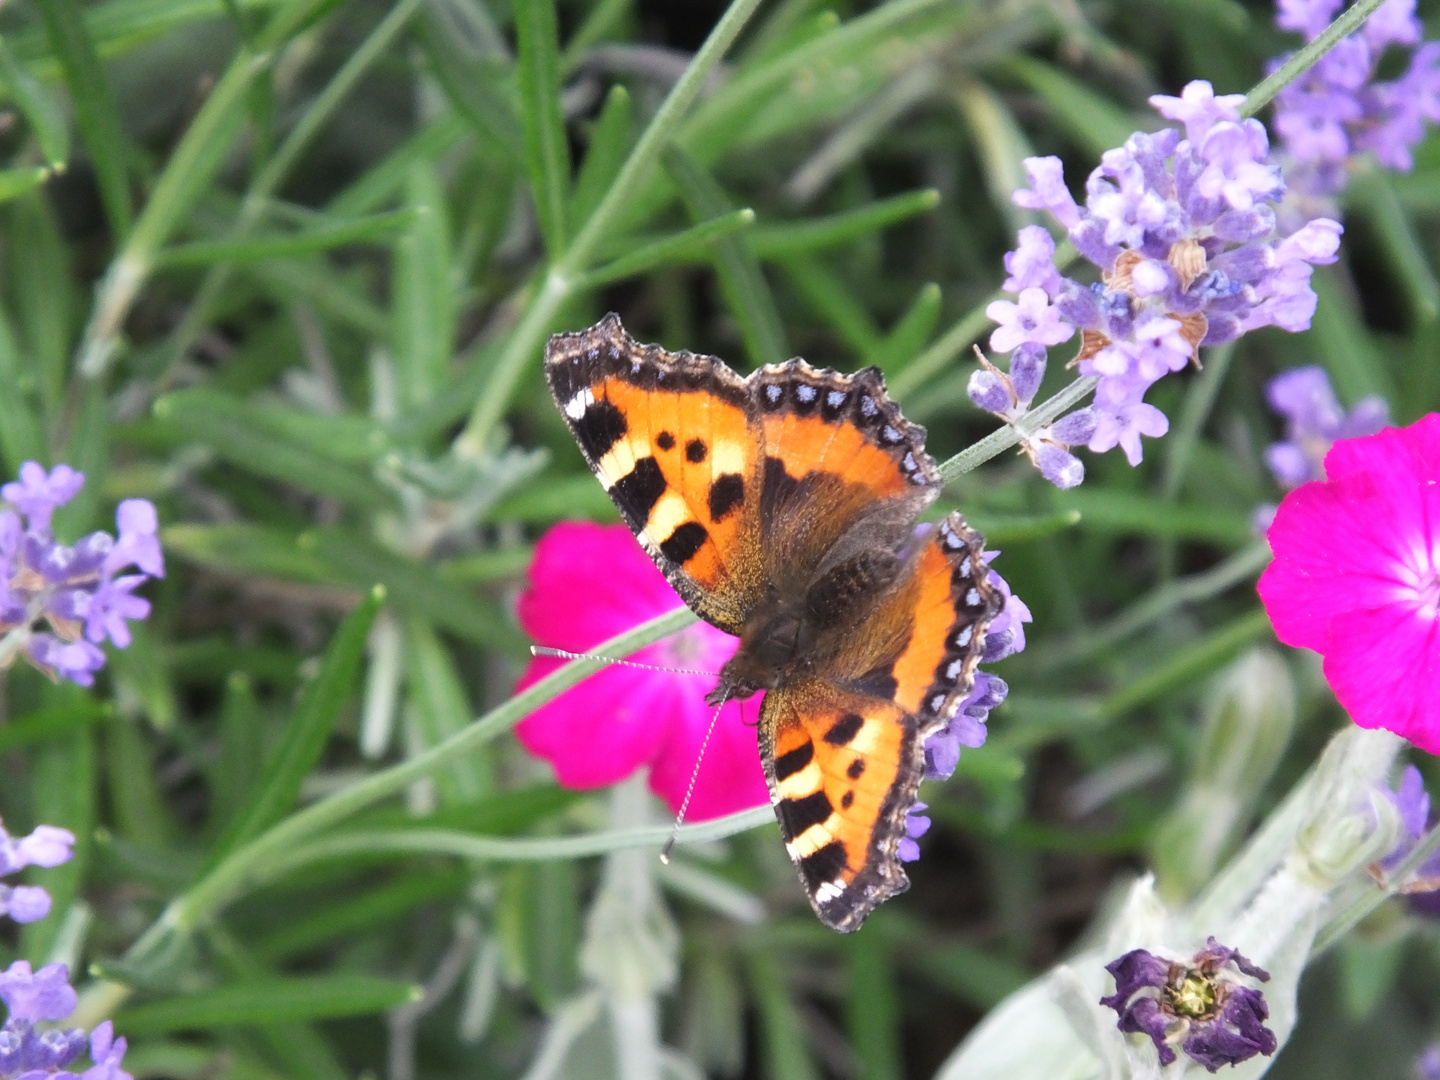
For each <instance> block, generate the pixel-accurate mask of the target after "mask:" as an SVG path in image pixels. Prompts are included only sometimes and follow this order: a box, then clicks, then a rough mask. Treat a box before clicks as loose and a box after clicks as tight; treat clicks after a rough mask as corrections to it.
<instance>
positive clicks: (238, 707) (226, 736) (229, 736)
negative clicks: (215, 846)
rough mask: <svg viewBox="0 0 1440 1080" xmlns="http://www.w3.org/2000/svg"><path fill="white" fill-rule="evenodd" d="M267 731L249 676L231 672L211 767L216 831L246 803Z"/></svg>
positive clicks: (212, 810)
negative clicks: (218, 749)
mask: <svg viewBox="0 0 1440 1080" xmlns="http://www.w3.org/2000/svg"><path fill="white" fill-rule="evenodd" d="M264 734H265V730H264V727H263V726H262V721H261V717H260V707H259V704H258V703H257V702H256V700H255V690H254V686H253V684H252V682H251V679H250V676H249V675H247V674H245V673H243V672H240V671H234V672H231V673H230V675H229V676H228V677H227V678H226V680H225V703H224V705H223V706H222V707H221V709H220V756H219V757H218V758H217V759H216V761H215V763H214V765H213V766H212V767H211V769H210V770H209V776H210V827H211V829H212V830H213V831H215V832H220V831H222V830H223V829H224V828H225V826H226V824H227V823H228V822H230V821H231V820H232V819H234V818H235V817H236V815H238V814H239V813H240V811H241V808H242V807H243V806H244V805H245V799H246V796H247V795H248V794H249V793H250V791H251V789H252V788H253V787H254V784H255V779H256V777H257V776H259V774H260V763H261V762H262V761H263V760H264V759H265V747H264V741H263V740H264Z"/></svg>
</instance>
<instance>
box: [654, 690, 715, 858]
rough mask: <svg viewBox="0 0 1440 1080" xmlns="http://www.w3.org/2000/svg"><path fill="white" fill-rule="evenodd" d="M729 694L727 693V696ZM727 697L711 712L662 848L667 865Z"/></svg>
mask: <svg viewBox="0 0 1440 1080" xmlns="http://www.w3.org/2000/svg"><path fill="white" fill-rule="evenodd" d="M728 696H729V695H728V694H727V695H726V697H728ZM725 700H726V698H725V697H722V698H721V699H720V704H719V705H716V706H715V711H714V712H713V713H711V714H710V726H709V727H707V728H706V729H705V738H703V739H701V740H700V753H698V754H697V755H695V768H694V769H693V770H692V771H691V773H690V786H689V787H687V788H686V789H685V798H683V799H681V800H680V812H679V813H678V814H676V815H675V827H674V828H673V829H671V830H670V839H669V840H666V841H665V846H664V847H663V848H661V849H660V861H661V862H662V863H664V864H665V865H666V866H669V865H670V852H672V851H674V850H675V841H676V840H678V839H679V838H680V826H681V825H683V824H684V823H685V811H686V810H689V809H690V799H691V796H693V795H694V794H695V781H697V780H699V779H700V763H701V762H703V761H704V760H705V748H706V747H707V746H709V745H710V736H711V735H713V734H714V733H715V721H717V720H719V719H720V710H721V709H723V708H725Z"/></svg>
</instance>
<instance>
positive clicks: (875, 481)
mask: <svg viewBox="0 0 1440 1080" xmlns="http://www.w3.org/2000/svg"><path fill="white" fill-rule="evenodd" d="M545 377H546V380H547V382H548V383H549V386H550V391H551V393H552V394H553V395H554V398H555V403H556V405H557V406H558V407H559V409H560V412H561V413H562V414H563V416H564V417H565V421H566V423H567V424H568V425H569V427H570V431H571V433H572V434H573V435H574V437H575V441H576V443H578V444H579V447H580V450H581V453H583V454H584V456H585V460H586V461H588V462H589V464H590V467H591V469H592V470H594V472H595V475H596V477H597V478H598V479H599V480H600V483H601V484H603V485H604V486H605V490H606V491H607V492H608V493H609V495H610V498H611V500H612V501H613V502H614V503H615V506H616V508H617V509H619V511H620V514H621V516H622V517H623V518H624V520H625V521H626V523H627V524H628V525H629V526H630V528H631V529H632V530H633V531H634V533H635V536H636V539H638V540H639V541H640V543H641V544H642V545H644V547H645V550H646V551H647V552H648V553H649V554H650V557H651V558H653V559H654V560H655V564H656V565H657V566H658V567H659V568H660V570H661V571H662V572H663V573H664V574H665V576H666V578H667V579H668V580H669V582H670V584H671V585H672V586H673V587H674V589H675V591H676V592H678V593H679V594H680V596H681V598H683V599H684V601H685V603H686V604H688V605H689V606H690V608H691V610H693V611H694V612H695V613H696V614H697V615H699V616H700V617H701V618H702V619H704V620H705V621H707V622H709V623H711V624H712V625H714V626H716V627H718V628H719V629H721V630H723V631H725V632H726V633H729V634H733V635H735V636H736V637H738V638H739V639H740V645H739V648H738V650H737V651H736V653H735V655H734V657H733V658H732V659H731V660H730V661H729V662H727V663H726V664H725V666H724V668H723V670H722V671H721V672H720V683H719V685H718V686H717V687H716V689H715V691H714V692H713V693H712V694H710V695H709V696H708V697H707V700H708V701H710V702H711V703H712V704H716V703H719V702H720V701H724V700H730V699H735V698H745V697H748V696H750V695H752V694H754V693H756V692H758V691H761V690H763V691H765V698H764V701H763V703H762V705H761V707H760V717H759V723H758V736H759V744H760V757H761V760H762V763H763V765H764V769H765V778H766V780H767V782H768V784H769V787H770V801H771V803H772V805H773V806H774V808H775V816H776V818H777V819H778V820H779V823H780V832H781V835H782V837H783V838H784V841H785V849H786V851H787V852H788V853H789V855H790V859H791V861H792V862H793V863H794V864H795V868H796V870H797V871H798V872H799V875H800V881H801V884H802V885H803V886H804V888H805V892H806V895H807V896H808V897H809V899H810V904H811V906H812V907H813V908H814V909H815V913H816V914H817V915H818V916H819V917H820V920H821V921H822V922H823V923H825V924H826V925H827V926H830V927H832V928H834V929H836V930H840V931H851V930H855V929H858V928H859V926H860V924H861V923H862V922H863V921H864V919H865V917H866V916H867V915H868V914H869V913H870V912H871V911H872V910H874V908H875V907H876V905H878V904H880V903H881V902H883V901H884V900H886V899H887V898H888V897H891V896H893V895H895V894H896V893H899V892H903V891H904V890H905V889H907V888H908V887H909V884H910V883H909V879H908V878H907V877H906V876H905V871H904V870H903V869H902V867H901V863H900V859H899V856H898V854H897V847H898V845H899V842H900V840H901V838H902V837H904V835H905V819H906V813H907V811H909V809H910V808H911V807H912V806H913V805H914V804H915V798H916V792H917V789H918V788H919V785H920V780H921V778H922V776H923V775H924V771H925V756H924V745H925V739H926V738H927V737H928V736H929V735H930V734H932V733H933V732H935V731H937V730H939V729H940V728H942V727H944V726H945V725H946V724H947V723H948V722H949V720H950V719H951V718H952V716H953V715H954V713H955V711H956V710H957V708H958V707H959V705H960V702H961V701H962V700H963V699H964V698H965V696H966V695H967V694H968V693H969V692H970V689H971V687H972V685H973V682H974V673H975V666H976V664H977V663H978V662H979V660H980V657H981V656H982V655H983V653H984V649H985V631H986V628H987V627H988V626H989V625H990V623H991V621H992V620H993V619H994V618H995V617H996V616H997V615H998V614H999V612H1000V609H1001V607H1002V606H1003V604H1004V597H1003V596H1002V595H1001V594H1000V592H999V590H997V589H996V588H995V587H994V586H993V585H992V584H991V583H990V581H989V576H988V571H987V570H986V568H985V564H984V561H983V559H982V553H983V551H984V538H983V537H982V536H980V534H979V533H977V532H975V530H973V529H971V528H970V527H969V526H968V525H966V523H965V519H964V518H963V517H962V516H961V515H960V514H959V513H958V512H957V513H951V514H950V515H949V516H947V517H946V518H945V519H944V520H942V521H941V522H939V523H938V524H937V525H925V526H917V525H916V524H915V522H916V518H917V517H918V516H919V514H920V512H921V511H922V510H923V509H924V508H925V507H926V506H928V505H929V504H930V503H931V502H933V501H934V499H935V498H936V497H937V496H938V495H939V493H940V489H941V487H942V480H941V478H940V474H939V472H938V470H937V469H936V466H935V462H934V460H933V459H932V458H931V457H930V456H929V455H928V454H926V453H925V446H924V440H925V431H924V429H923V428H921V427H918V426H917V425H915V424H911V423H909V422H908V421H906V420H905V418H904V417H903V416H901V415H900V410H899V408H897V407H896V405H895V404H894V403H893V402H891V401H890V400H889V398H887V397H886V394H885V384H884V380H883V378H882V377H881V374H880V371H879V369H878V368H874V367H870V368H865V369H864V370H862V371H858V372H856V373H855V374H853V375H842V374H840V373H838V372H835V371H830V370H826V369H818V368H814V367H811V366H810V365H809V364H807V363H806V362H805V361H804V360H801V359H798V358H797V359H793V360H789V361H787V362H786V363H783V364H778V365H770V366H766V367H762V368H760V369H759V370H758V371H756V372H754V373H753V374H751V375H749V376H747V377H742V376H740V375H738V374H737V373H736V372H734V371H732V370H731V369H730V368H729V367H727V366H726V365H725V363H724V362H723V361H721V360H719V359H718V358H716V357H714V356H704V355H698V354H695V353H690V352H678V353H671V352H667V351H665V350H664V349H662V348H660V347H659V346H657V345H641V344H638V343H637V342H635V341H634V340H632V339H631V338H630V336H629V335H628V334H626V333H625V329H624V327H623V326H621V324H620V319H619V318H618V317H617V316H616V315H614V314H610V315H607V316H606V317H605V318H604V319H602V320H601V321H600V322H598V323H597V324H596V325H594V326H592V327H590V328H589V329H588V330H584V331H581V332H579V333H570V334H556V335H555V336H553V337H552V338H551V339H550V342H549V345H548V346H547V348H546V350H545Z"/></svg>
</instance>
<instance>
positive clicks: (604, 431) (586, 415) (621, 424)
mask: <svg viewBox="0 0 1440 1080" xmlns="http://www.w3.org/2000/svg"><path fill="white" fill-rule="evenodd" d="M574 429H575V441H576V442H578V443H579V444H580V446H581V447H582V448H583V449H584V451H585V453H586V454H587V455H589V457H590V460H591V461H599V460H600V459H601V458H603V457H604V456H605V455H606V454H608V453H609V452H610V448H611V447H612V446H614V445H615V444H616V443H617V442H619V441H620V440H621V439H622V438H624V436H625V432H626V431H627V430H628V425H627V424H626V423H625V414H624V413H622V412H621V411H620V410H619V409H617V408H616V407H615V406H614V405H613V404H611V403H610V402H608V401H605V400H603V399H602V400H600V401H597V402H595V403H594V404H593V405H591V406H590V407H589V408H588V409H586V410H585V411H584V412H583V413H581V414H580V419H579V420H576V421H575V425H574Z"/></svg>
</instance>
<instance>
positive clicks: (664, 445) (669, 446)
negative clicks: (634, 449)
mask: <svg viewBox="0 0 1440 1080" xmlns="http://www.w3.org/2000/svg"><path fill="white" fill-rule="evenodd" d="M655 445H656V446H658V447H660V449H661V450H673V449H674V448H675V436H674V435H671V434H670V432H668V431H662V432H660V434H659V435H657V436H655Z"/></svg>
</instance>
